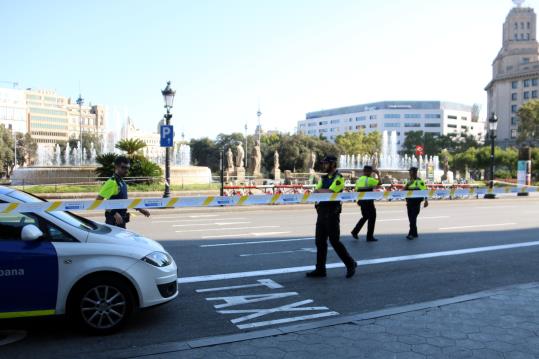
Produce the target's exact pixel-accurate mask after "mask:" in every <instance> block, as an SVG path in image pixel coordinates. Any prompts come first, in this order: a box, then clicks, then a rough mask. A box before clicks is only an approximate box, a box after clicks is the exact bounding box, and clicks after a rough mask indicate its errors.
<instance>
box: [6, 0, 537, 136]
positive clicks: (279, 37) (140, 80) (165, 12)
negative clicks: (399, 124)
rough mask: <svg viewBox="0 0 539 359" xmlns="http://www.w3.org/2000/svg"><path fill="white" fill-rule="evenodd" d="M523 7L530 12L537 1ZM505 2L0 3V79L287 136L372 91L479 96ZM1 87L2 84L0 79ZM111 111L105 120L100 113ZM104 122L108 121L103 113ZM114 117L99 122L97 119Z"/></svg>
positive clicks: (152, 125) (391, 95) (148, 126)
mask: <svg viewBox="0 0 539 359" xmlns="http://www.w3.org/2000/svg"><path fill="white" fill-rule="evenodd" d="M525 6H531V7H534V8H538V9H539V0H528V1H526V3H525ZM512 7H513V4H512V2H511V1H510V0H451V1H441V0H408V1H402V0H385V1H380V0H325V1H322V0H271V1H269V0H226V1H224V0H191V1H186V0H160V1H150V0H146V1H136V0H131V1H127V0H114V1H110V0H93V1H88V2H83V1H72V0H71V1H56V0H49V1H38V0H33V1H30V0H20V1H11V0H0V27H1V33H2V34H3V36H2V40H1V46H0V53H1V56H0V81H16V82H18V83H19V84H20V85H19V86H20V88H29V87H31V88H42V89H54V90H56V91H57V92H58V93H59V94H61V95H64V96H68V97H72V98H77V97H78V94H79V84H80V91H81V93H82V96H83V98H85V100H86V102H87V103H88V102H91V103H93V104H103V105H106V106H108V107H110V108H115V109H122V110H123V111H126V112H127V113H128V114H129V116H130V117H131V118H132V119H133V120H134V122H135V123H136V125H137V127H140V128H141V129H144V130H148V131H155V129H156V125H157V122H158V121H159V120H160V119H161V118H162V116H163V112H164V109H163V98H162V96H161V92H160V91H161V90H162V89H163V88H164V87H165V86H166V82H167V81H172V87H173V89H175V90H176V98H175V101H174V108H173V119H172V123H173V124H174V125H175V132H176V133H179V132H180V131H181V132H184V133H185V136H186V138H187V139H189V138H199V137H204V136H209V137H212V138H213V137H215V136H216V135H217V134H219V133H231V132H244V126H245V125H246V124H247V126H248V128H249V132H253V131H254V129H255V126H256V124H257V117H256V112H257V110H258V106H260V110H261V112H262V117H261V119H262V127H263V128H264V129H266V130H280V131H290V132H293V131H294V130H295V127H296V126H297V121H298V120H303V119H305V114H306V113H307V112H311V111H317V110H321V109H328V108H335V107H341V106H349V105H355V104H361V103H367V102H375V101H384V100H442V101H451V102H459V103H464V104H470V105H471V104H474V103H479V104H481V105H482V108H483V114H484V116H486V111H485V110H486V92H485V91H484V87H485V86H486V85H487V83H488V82H489V81H490V79H491V74H492V67H491V64H492V61H493V60H494V58H495V56H496V54H497V52H498V51H499V49H500V48H501V44H502V24H503V22H504V20H505V17H506V16H507V13H508V12H509V10H510V9H511V8H512ZM0 86H3V87H8V86H10V85H9V84H8V83H0ZM110 119H111V120H112V118H110ZM111 122H112V121H111ZM118 126H119V124H117V123H111V124H110V127H111V128H118Z"/></svg>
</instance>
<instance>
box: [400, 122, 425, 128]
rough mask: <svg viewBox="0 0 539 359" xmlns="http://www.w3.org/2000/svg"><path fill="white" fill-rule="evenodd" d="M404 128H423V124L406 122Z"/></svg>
mask: <svg viewBox="0 0 539 359" xmlns="http://www.w3.org/2000/svg"><path fill="white" fill-rule="evenodd" d="M404 127H421V124H420V123H418V122H406V123H405V124H404Z"/></svg>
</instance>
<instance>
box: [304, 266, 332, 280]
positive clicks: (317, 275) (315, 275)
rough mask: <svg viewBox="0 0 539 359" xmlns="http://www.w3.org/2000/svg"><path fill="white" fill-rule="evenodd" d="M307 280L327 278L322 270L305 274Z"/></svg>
mask: <svg viewBox="0 0 539 359" xmlns="http://www.w3.org/2000/svg"><path fill="white" fill-rule="evenodd" d="M305 276H306V277H307V278H325V277H326V276H327V274H326V271H325V270H322V269H318V268H317V269H315V270H313V271H312V272H307V274H305Z"/></svg>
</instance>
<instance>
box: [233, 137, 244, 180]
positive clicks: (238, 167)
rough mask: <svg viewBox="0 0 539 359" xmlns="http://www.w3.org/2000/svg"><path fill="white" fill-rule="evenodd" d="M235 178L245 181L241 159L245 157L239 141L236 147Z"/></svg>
mask: <svg viewBox="0 0 539 359" xmlns="http://www.w3.org/2000/svg"><path fill="white" fill-rule="evenodd" d="M236 150H237V154H236V171H235V173H236V178H237V180H238V181H245V167H243V160H244V158H245V151H244V149H243V146H242V144H241V142H238V145H237V147H236Z"/></svg>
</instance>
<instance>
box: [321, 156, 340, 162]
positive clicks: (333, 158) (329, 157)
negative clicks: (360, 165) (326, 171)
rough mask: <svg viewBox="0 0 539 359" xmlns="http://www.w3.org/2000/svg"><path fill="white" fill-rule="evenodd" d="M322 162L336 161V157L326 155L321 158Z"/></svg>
mask: <svg viewBox="0 0 539 359" xmlns="http://www.w3.org/2000/svg"><path fill="white" fill-rule="evenodd" d="M322 163H337V157H335V156H333V155H328V156H326V157H324V158H323V159H322Z"/></svg>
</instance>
